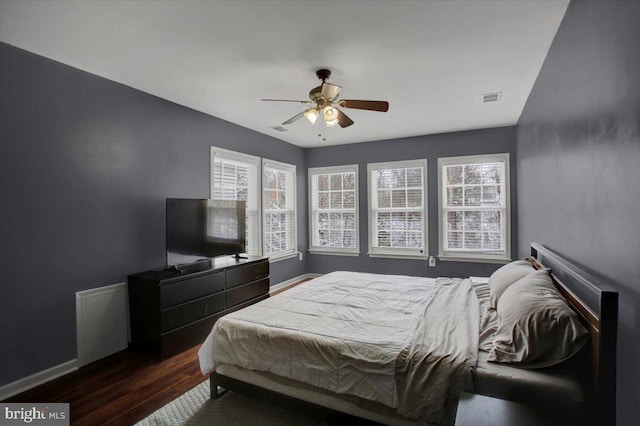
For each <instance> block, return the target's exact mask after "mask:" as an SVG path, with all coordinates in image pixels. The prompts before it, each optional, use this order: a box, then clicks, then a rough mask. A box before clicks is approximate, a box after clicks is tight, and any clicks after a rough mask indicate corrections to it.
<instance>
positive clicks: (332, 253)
mask: <svg viewBox="0 0 640 426" xmlns="http://www.w3.org/2000/svg"><path fill="white" fill-rule="evenodd" d="M309 253H311V254H324V255H329V256H354V257H357V256H360V252H359V251H334V250H319V249H309Z"/></svg>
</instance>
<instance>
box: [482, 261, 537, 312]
mask: <svg viewBox="0 0 640 426" xmlns="http://www.w3.org/2000/svg"><path fill="white" fill-rule="evenodd" d="M534 271H535V268H534V267H533V265H532V264H531V262H528V261H526V260H516V261H514V262H510V263H507V264H506V265H504V266H502V267H500V268H499V269H498V270H496V271H495V272H494V273H493V274H491V276H490V277H489V307H490V308H492V309H496V308H497V307H498V300H499V299H500V296H501V295H502V293H503V292H504V291H505V290H506V289H507V288H508V287H509V286H510V285H511V284H513V283H515V282H516V281H518V280H519V279H520V278H523V277H525V276H526V275H529V274H530V273H532V272H534Z"/></svg>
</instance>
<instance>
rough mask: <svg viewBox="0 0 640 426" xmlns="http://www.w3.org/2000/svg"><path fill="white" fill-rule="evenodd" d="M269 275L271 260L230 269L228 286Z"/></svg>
mask: <svg viewBox="0 0 640 426" xmlns="http://www.w3.org/2000/svg"><path fill="white" fill-rule="evenodd" d="M268 275H269V262H268V261H263V262H258V263H252V264H250V265H245V266H241V267H239V268H233V269H229V270H228V271H227V288H232V287H236V286H239V285H242V284H246V283H248V282H251V281H255V280H258V279H260V278H264V277H266V276H268Z"/></svg>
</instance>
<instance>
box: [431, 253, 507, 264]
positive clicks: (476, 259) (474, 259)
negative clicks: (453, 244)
mask: <svg viewBox="0 0 640 426" xmlns="http://www.w3.org/2000/svg"><path fill="white" fill-rule="evenodd" d="M438 259H439V260H440V261H442V262H469V263H509V262H511V259H509V258H504V257H489V256H481V255H479V256H455V255H450V254H449V255H442V254H440V255H438Z"/></svg>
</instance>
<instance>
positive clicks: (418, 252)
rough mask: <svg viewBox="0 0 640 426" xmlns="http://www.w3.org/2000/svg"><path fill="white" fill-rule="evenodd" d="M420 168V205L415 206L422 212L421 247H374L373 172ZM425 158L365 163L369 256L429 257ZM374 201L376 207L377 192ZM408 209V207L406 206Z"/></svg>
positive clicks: (421, 258) (422, 258)
mask: <svg viewBox="0 0 640 426" xmlns="http://www.w3.org/2000/svg"><path fill="white" fill-rule="evenodd" d="M417 167H419V168H422V207H421V208H419V209H418V208H416V209H415V210H416V211H417V210H420V211H421V213H422V238H423V241H422V248H421V249H414V248H400V247H388V248H380V247H374V245H373V242H374V240H375V238H376V229H375V221H374V213H375V212H376V211H377V210H378V209H377V208H374V206H373V204H374V194H373V190H374V187H375V188H376V189H377V183H375V185H374V179H373V176H374V172H375V171H378V170H384V169H398V168H403V169H406V168H417ZM427 170H428V169H427V159H426V158H423V159H416V160H401V161H387V162H381V163H368V164H367V193H368V197H369V200H368V203H367V204H368V211H369V217H368V222H369V228H368V229H369V236H368V240H369V251H368V252H367V254H368V255H369V257H384V258H397V259H420V260H424V259H428V258H429V217H428V214H429V202H428V201H429V200H428V186H427V185H428V179H427ZM375 203H376V207H377V194H376V195H375ZM407 209H409V208H407Z"/></svg>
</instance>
